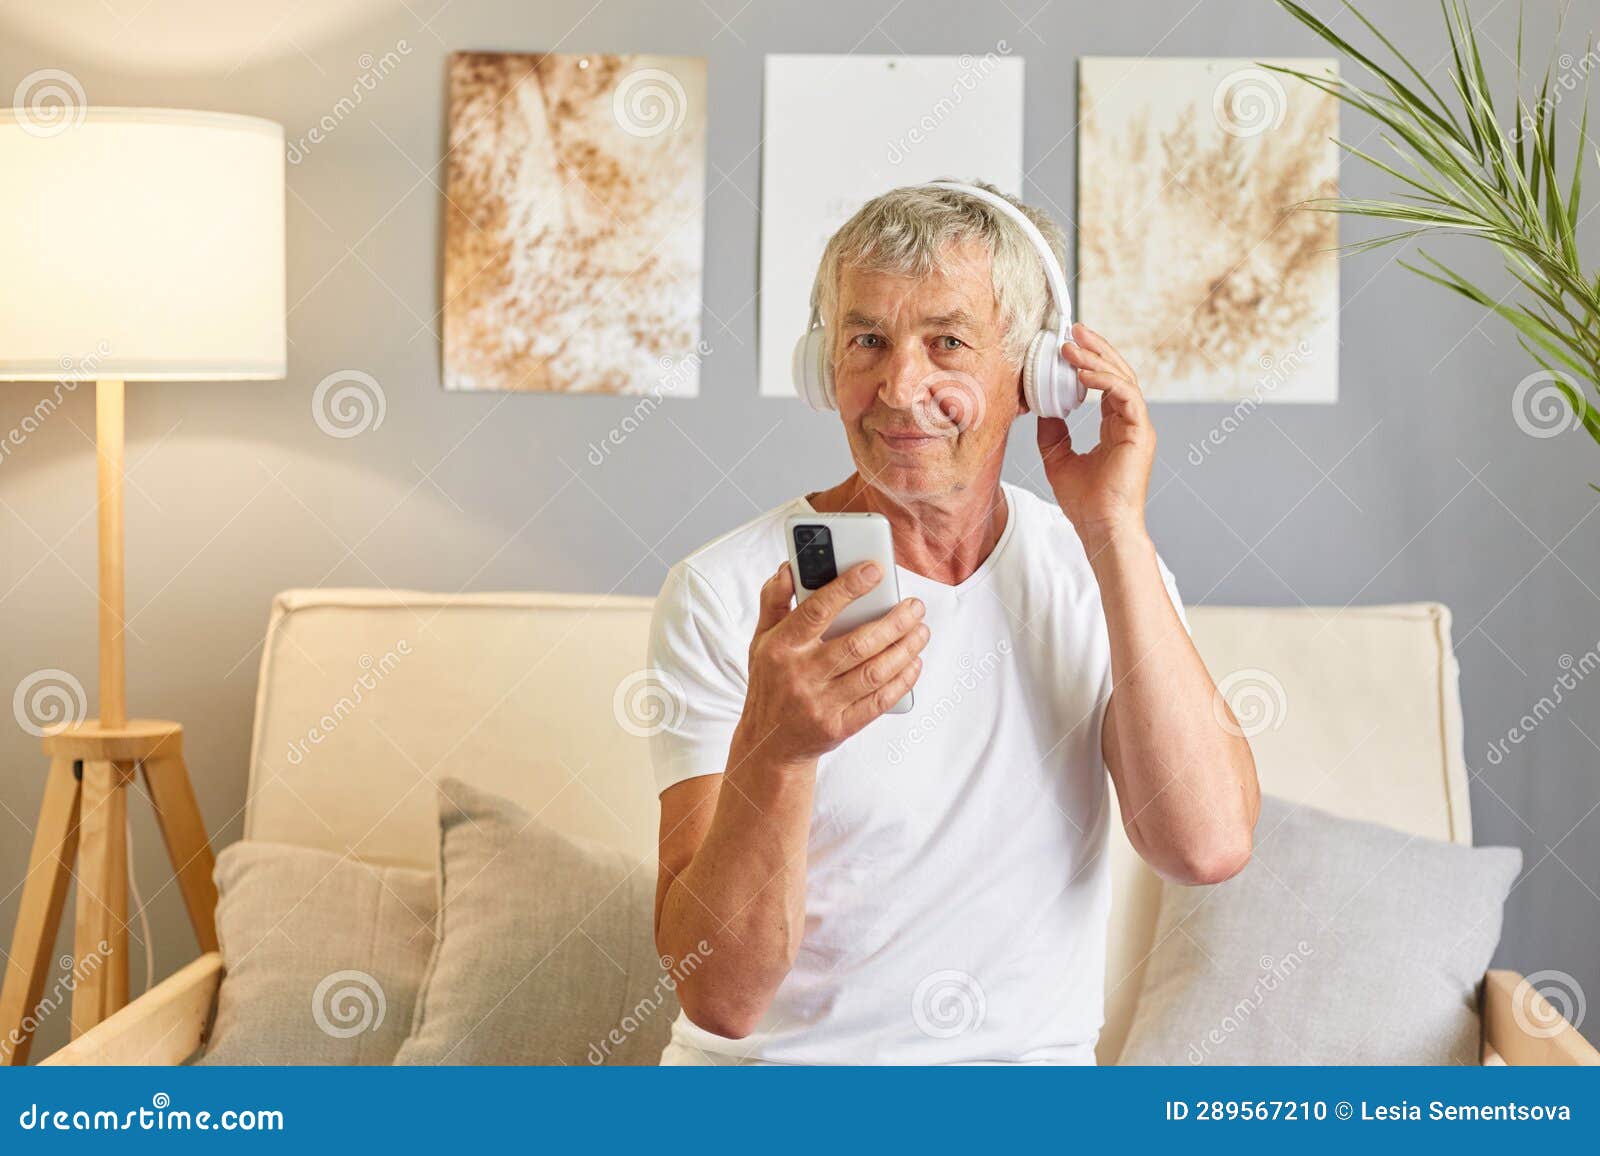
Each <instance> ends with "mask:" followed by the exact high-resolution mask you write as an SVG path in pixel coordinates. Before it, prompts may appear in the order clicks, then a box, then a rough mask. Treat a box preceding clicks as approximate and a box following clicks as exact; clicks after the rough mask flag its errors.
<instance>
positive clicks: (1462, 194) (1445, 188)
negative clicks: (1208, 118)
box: [1262, 0, 1600, 488]
mask: <svg viewBox="0 0 1600 1156" xmlns="http://www.w3.org/2000/svg"><path fill="white" fill-rule="evenodd" d="M1277 3H1278V4H1279V5H1280V6H1281V7H1282V8H1283V9H1284V10H1285V11H1286V12H1288V13H1289V14H1290V15H1291V16H1293V17H1294V18H1295V19H1296V20H1298V21H1299V22H1300V23H1301V24H1304V25H1305V26H1306V27H1307V28H1310V29H1311V30H1312V31H1313V32H1315V33H1316V34H1317V35H1318V36H1319V37H1321V38H1322V39H1323V40H1325V41H1326V42H1327V43H1328V44H1329V45H1331V46H1332V47H1333V48H1334V49H1336V50H1337V51H1339V52H1342V53H1344V54H1345V55H1346V56H1348V57H1350V58H1351V59H1353V60H1355V61H1356V62H1357V63H1358V64H1360V65H1361V66H1362V67H1363V68H1364V69H1366V71H1367V72H1368V73H1370V74H1371V76H1372V77H1373V78H1374V80H1375V81H1376V84H1374V85H1372V86H1371V87H1362V86H1361V85H1359V84H1356V83H1355V82H1353V81H1351V80H1348V79H1346V78H1344V77H1341V76H1335V75H1333V74H1332V73H1320V74H1319V73H1312V72H1306V71H1302V70H1299V69H1294V68H1287V67H1282V66H1278V65H1271V64H1265V63H1263V64H1262V67H1264V68H1269V69H1271V70H1272V71H1274V72H1279V73H1283V74H1285V75H1288V76H1293V77H1296V78H1297V79H1299V80H1301V81H1303V82H1305V83H1306V84H1310V85H1312V86H1313V87H1315V88H1317V89H1319V90H1320V91H1322V92H1325V93H1327V94H1329V95H1331V96H1334V97H1336V98H1338V99H1339V100H1341V101H1343V102H1344V103H1346V104H1348V105H1349V106H1350V107H1352V108H1354V109H1357V110H1359V111H1360V112H1361V113H1362V114H1363V115H1365V116H1367V117H1370V118H1372V119H1373V120H1375V121H1377V122H1378V124H1379V125H1380V127H1381V132H1380V139H1381V140H1382V141H1383V143H1384V145H1385V146H1386V147H1387V148H1388V150H1389V151H1390V152H1391V153H1393V154H1394V155H1393V157H1392V158H1390V159H1380V158H1379V157H1378V156H1375V155H1373V154H1372V153H1371V152H1369V151H1365V150H1362V149H1360V148H1357V147H1355V146H1354V145H1351V144H1348V143H1345V142H1342V141H1341V142H1338V143H1339V145H1340V147H1341V148H1342V149H1343V150H1344V151H1345V152H1347V153H1349V154H1350V155H1352V156H1354V157H1357V158H1358V159H1360V160H1361V161H1362V162H1364V163H1366V164H1368V165H1371V166H1372V167H1373V168H1375V169H1377V170H1379V171H1381V172H1383V173H1384V174H1386V175H1387V176H1389V177H1392V178H1394V179H1395V180H1397V181H1399V182H1400V183H1401V184H1402V185H1404V186H1405V189H1406V191H1404V192H1402V193H1401V194H1399V196H1398V198H1397V199H1394V200H1387V199H1376V198H1357V197H1335V198H1327V199H1320V200H1316V201H1310V202H1307V203H1306V205H1305V206H1304V207H1306V208H1308V209H1312V210H1317V211H1322V212H1334V213H1348V214H1353V215H1356V216H1362V217H1369V218H1372V219H1376V220H1383V221H1388V222H1392V223H1395V224H1397V225H1399V226H1402V227H1401V228H1398V229H1396V231H1394V232H1391V233H1386V234H1384V235H1382V236H1379V237H1374V238H1371V239H1368V240H1365V241H1359V242H1355V243H1353V244H1351V245H1348V246H1346V249H1347V251H1350V252H1365V251H1367V250H1370V249H1377V248H1382V247H1384V246H1387V245H1392V244H1395V243H1397V242H1400V241H1405V240H1409V239H1411V238H1413V237H1418V236H1424V235H1430V234H1440V233H1443V234H1456V235H1460V236H1472V237H1479V238H1481V239H1483V240H1485V241H1487V242H1488V243H1489V244H1491V245H1493V246H1494V247H1495V248H1496V249H1497V250H1498V251H1499V252H1500V254H1501V256H1502V257H1503V259H1504V261H1505V266H1506V270H1507V271H1508V272H1509V273H1510V274H1511V276H1512V279H1513V282H1514V284H1513V286H1512V287H1511V290H1510V292H1509V293H1507V294H1506V295H1504V296H1497V295H1495V294H1493V293H1490V292H1489V291H1487V290H1486V289H1484V288H1483V287H1482V286H1479V285H1476V284H1474V283H1473V282H1471V281H1468V280H1467V279H1466V278H1465V277H1463V276H1461V275H1460V274H1459V273H1457V272H1455V271H1454V270H1452V269H1450V268H1448V267H1446V266H1445V265H1443V264H1441V263H1440V262H1438V261H1436V260H1434V259H1433V258H1432V257H1429V256H1428V255H1427V254H1425V253H1424V254H1423V255H1422V256H1423V260H1424V261H1425V262H1426V263H1427V267H1424V266H1422V265H1412V264H1405V268H1407V269H1410V270H1411V271H1412V272H1414V273H1416V274H1418V275H1420V276H1422V277H1424V278H1426V279H1427V280H1429V281H1432V282H1434V283H1435V284H1438V285H1441V286H1443V287H1444V288H1446V289H1449V290H1451V291H1452V292H1455V293H1459V294H1461V295H1462V296H1464V297H1465V298H1467V299H1468V300H1469V301H1472V302H1473V303H1474V304H1476V305H1477V306H1479V307H1480V308H1482V309H1483V310H1485V311H1486V312H1487V313H1491V314H1493V315H1495V316H1496V317H1498V318H1500V319H1501V320H1502V321H1504V322H1505V323H1507V324H1509V325H1510V326H1511V327H1512V328H1513V329H1514V330H1515V331H1516V333H1517V339H1518V341H1519V342H1520V343H1521V345H1522V347H1523V348H1524V349H1525V350H1526V351H1527V352H1528V353H1529V355H1530V356H1531V357H1532V358H1533V359H1534V361H1535V362H1536V363H1537V364H1538V365H1539V366H1540V367H1542V368H1543V369H1544V370H1545V371H1546V372H1547V373H1549V374H1551V375H1552V378H1553V379H1554V382H1555V384H1556V386H1557V387H1558V388H1559V389H1560V391H1561V393H1562V395H1563V396H1564V397H1566V399H1567V401H1568V403H1569V404H1570V405H1571V406H1572V407H1573V412H1574V415H1575V416H1576V417H1577V418H1578V420H1579V422H1580V423H1581V424H1582V426H1583V428H1584V429H1586V430H1587V431H1588V432H1589V436H1590V437H1592V438H1593V439H1594V440H1595V442H1596V443H1600V407H1597V405H1596V403H1595V400H1594V399H1595V397H1600V271H1597V272H1595V273H1593V274H1591V273H1588V272H1586V271H1585V269H1584V267H1583V260H1582V254H1581V253H1580V252H1579V249H1578V224H1579V222H1580V221H1581V220H1582V219H1583V218H1582V216H1581V214H1580V213H1579V210H1578V203H1579V198H1580V196H1581V195H1582V192H1583V170H1584V168H1585V166H1586V164H1587V163H1588V161H1589V159H1591V155H1592V159H1593V160H1594V161H1595V162H1596V164H1597V165H1600V149H1595V150H1594V152H1593V153H1592V154H1591V152H1590V142H1589V111H1588V92H1587V70H1586V72H1585V92H1584V111H1583V115H1582V120H1581V123H1580V125H1579V127H1578V135H1577V140H1576V145H1575V147H1574V153H1573V160H1572V162H1571V174H1570V176H1568V175H1567V174H1566V172H1565V169H1566V166H1565V165H1563V164H1562V163H1561V162H1560V142H1559V141H1558V139H1557V132H1556V128H1557V118H1556V116H1555V105H1556V100H1554V99H1552V97H1551V92H1552V88H1551V82H1552V71H1551V67H1550V66H1547V67H1546V69H1545V73H1544V77H1543V79H1542V81H1541V83H1540V85H1539V90H1538V92H1539V95H1538V98H1537V99H1536V101H1535V103H1534V105H1533V107H1532V108H1531V109H1530V108H1529V107H1528V105H1527V103H1526V102H1525V101H1524V100H1523V96H1522V28H1521V22H1520V20H1519V22H1518V28H1517V53H1516V91H1515V92H1514V93H1512V96H1511V99H1510V100H1502V101H1500V102H1499V103H1498V104H1497V103H1496V100H1495V96H1494V93H1493V90H1492V89H1491V87H1490V85H1489V80H1488V75H1487V73H1486V72H1485V70H1484V66H1483V54H1482V53H1481V52H1480V51H1479V46H1478V36H1477V32H1476V30H1475V29H1474V28H1473V25H1472V18H1471V16H1470V14H1469V12H1468V10H1467V7H1466V3H1465V0H1440V10H1441V11H1442V13H1443V16H1444V23H1445V31H1446V33H1447V35H1448V36H1449V40H1450V56H1449V60H1450V61H1451V64H1452V68H1451V74H1450V83H1449V84H1448V86H1441V87H1445V88H1447V90H1448V91H1449V92H1450V93H1451V94H1452V96H1453V98H1454V99H1453V102H1452V101H1447V100H1446V99H1445V97H1444V96H1443V95H1442V94H1441V93H1440V91H1439V89H1437V88H1435V87H1434V85H1433V84H1431V83H1430V82H1429V80H1428V78H1427V77H1426V76H1425V75H1424V74H1423V73H1422V72H1420V71H1419V70H1418V69H1417V68H1416V67H1415V66H1414V65H1413V64H1412V63H1411V62H1410V61H1409V60H1407V59H1406V57H1405V56H1404V55H1403V54H1402V53H1401V52H1400V51H1399V49H1397V48H1396V47H1395V45H1394V43H1393V42H1392V41H1391V40H1390V39H1389V38H1388V37H1387V36H1385V35H1384V34H1383V32H1382V31H1380V30H1379V28H1378V26H1377V25H1376V24H1374V23H1373V22H1372V21H1371V20H1369V19H1368V18H1367V17H1366V15H1365V14H1363V13H1362V12H1361V11H1359V10H1358V9H1357V8H1356V7H1355V6H1354V5H1353V4H1349V3H1346V5H1345V7H1346V8H1347V9H1349V11H1350V12H1351V13H1353V14H1354V15H1355V17H1356V19H1357V20H1358V21H1360V23H1361V25H1362V27H1363V28H1365V29H1366V31H1367V32H1369V33H1370V34H1371V35H1372V36H1373V37H1374V38H1375V39H1376V40H1377V41H1378V43H1379V45H1381V48H1382V50H1383V51H1384V52H1386V53H1387V54H1388V56H1389V57H1391V58H1392V59H1393V61H1394V65H1393V66H1392V67H1391V66H1388V65H1385V64H1384V63H1383V62H1382V61H1380V60H1379V59H1377V56H1376V54H1369V53H1366V52H1362V51H1361V50H1360V49H1358V48H1357V47H1356V46H1354V45H1353V44H1351V43H1349V42H1348V41H1346V40H1345V39H1344V38H1343V37H1342V36H1340V35H1339V34H1338V33H1336V32H1334V31H1333V29H1331V28H1330V27H1328V25H1327V24H1325V23H1323V22H1322V21H1321V20H1319V19H1318V18H1317V17H1315V16H1313V15H1312V14H1311V13H1310V12H1309V11H1307V10H1306V9H1305V8H1304V7H1303V6H1302V5H1301V4H1298V3H1296V2H1295V0H1277ZM1591 53H1592V46H1591ZM1588 59H1589V57H1585V60H1588ZM1561 83H1562V86H1563V88H1564V87H1566V85H1565V81H1562V82H1561ZM1502 112H1504V113H1505V114H1508V115H1510V116H1511V117H1512V122H1511V125H1510V127H1509V128H1508V127H1507V126H1506V125H1505V124H1504V123H1502ZM1513 297H1520V300H1517V301H1513V300H1512V298H1513ZM1591 395H1593V396H1591ZM1597 488H1600V487H1597Z"/></svg>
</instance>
